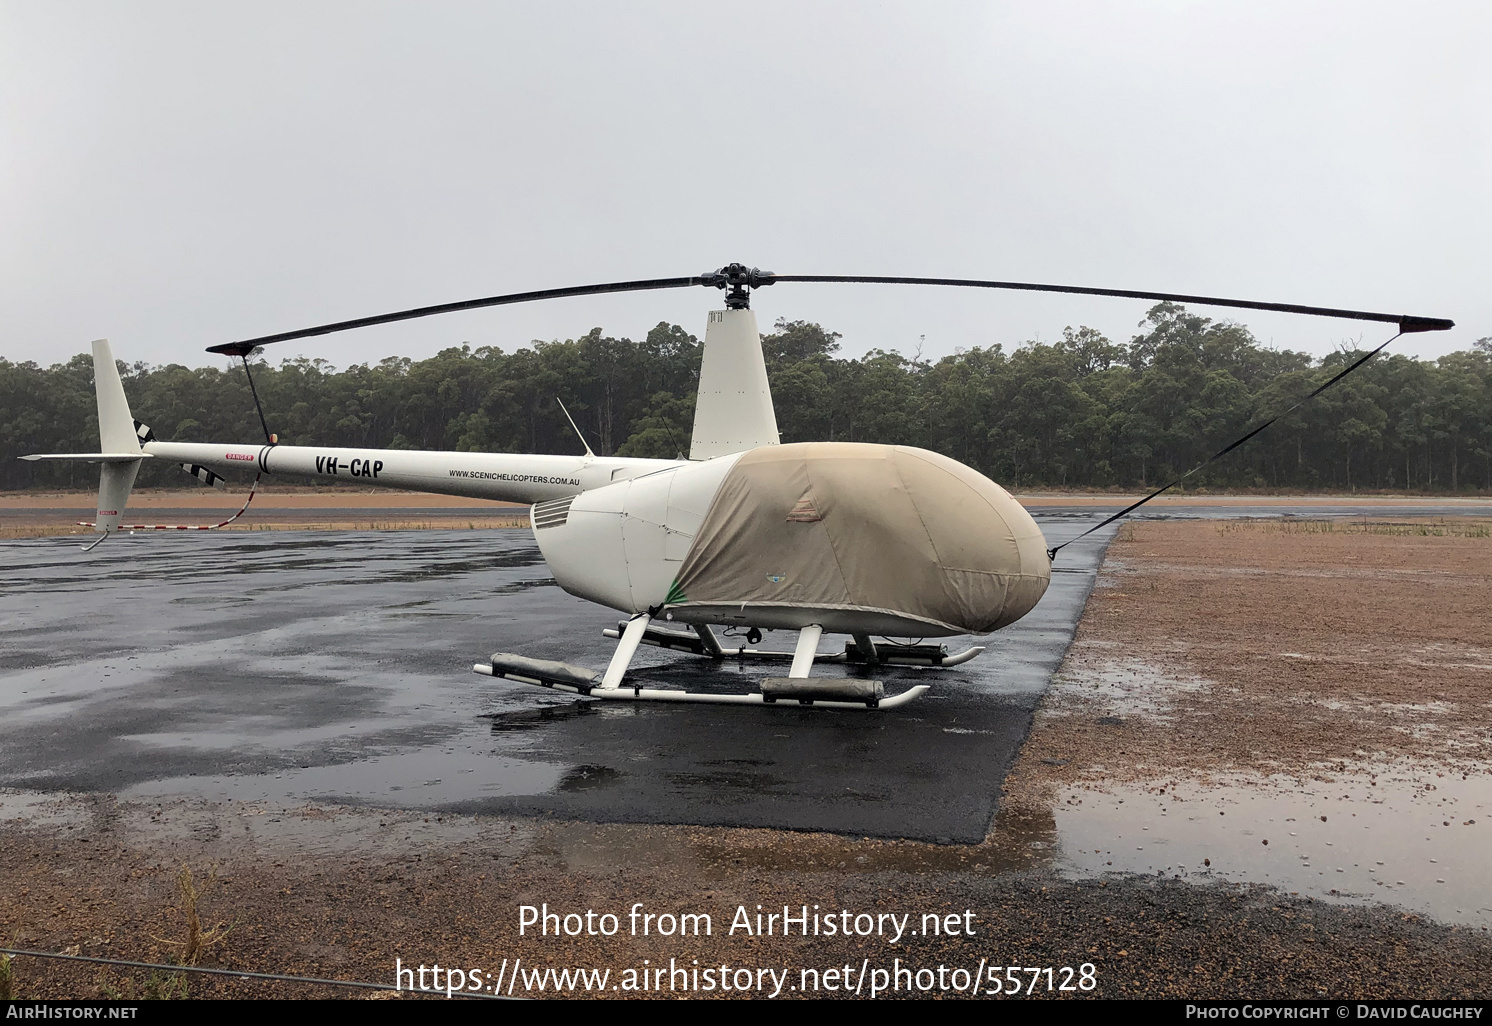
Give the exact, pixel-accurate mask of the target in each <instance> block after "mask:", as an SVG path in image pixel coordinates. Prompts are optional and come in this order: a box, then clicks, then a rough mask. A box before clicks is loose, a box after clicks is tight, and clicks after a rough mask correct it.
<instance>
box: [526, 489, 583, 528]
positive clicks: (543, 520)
mask: <svg viewBox="0 0 1492 1026" xmlns="http://www.w3.org/2000/svg"><path fill="white" fill-rule="evenodd" d="M574 501H575V496H573V495H571V496H569V497H568V498H564V499H553V500H551V501H549V502H540V503H536V504H535V505H534V530H536V531H542V530H543V529H544V528H546V527H563V526H564V525H565V523H566V522H567V521H568V520H569V519H570V504H571V503H572V502H574Z"/></svg>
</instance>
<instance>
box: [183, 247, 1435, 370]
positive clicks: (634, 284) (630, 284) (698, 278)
mask: <svg viewBox="0 0 1492 1026" xmlns="http://www.w3.org/2000/svg"><path fill="white" fill-rule="evenodd" d="M782 281H787V282H856V283H864V284H871V285H951V286H956V287H960V288H976V289H1007V290H1012V291H1017V292H1059V293H1065V294H1067V295H1077V296H1112V297H1115V298H1118V299H1151V300H1155V301H1157V302H1166V303H1190V304H1193V305H1195V306H1226V307H1234V308H1236V309H1241V310H1272V311H1275V312H1278V313H1292V314H1309V315H1312V316H1315V317H1338V318H1345V319H1347V320H1354V321H1382V322H1384V323H1386V324H1397V325H1398V326H1399V331H1401V332H1404V333H1409V332H1416V331H1445V330H1447V329H1449V328H1453V327H1455V321H1450V320H1446V319H1445V318H1442V317H1417V316H1414V315H1412V314H1389V313H1372V312H1370V311H1366V310H1340V309H1337V308H1335V307H1326V306H1302V305H1300V304H1298V303H1260V302H1255V301H1254V300H1248V299H1220V298H1218V297H1216V296H1184V295H1180V294H1179V293H1174V292H1139V291H1136V290H1133V289H1095V288H1087V287H1084V286H1080V285H1039V284H1035V283H1032V282H1020V281H982V280H979V279H974V278H902V277H885V276H880V275H867V274H773V273H772V272H770V271H758V270H757V269H756V268H754V267H752V268H748V267H746V266H745V265H744V264H729V265H727V266H726V267H722V268H720V269H719V270H718V271H715V272H713V273H707V274H700V275H691V276H689V277H687V278H648V279H645V280H642V281H616V282H608V283H605V284H601V285H577V286H574V287H572V288H567V289H539V290H537V291H535V292H514V293H511V294H509V295H506V296H489V297H487V298H486V299H467V300H463V301H461V302H459V303H439V304H437V305H435V306H418V307H415V308H414V309H412V310H398V311H395V312H394V313H386V314H377V315H376V316H373V317H358V318H355V319H354V320H350V321H336V322H334V323H332V324H320V325H317V326H316V327H314V328H301V329H300V330H298V331H285V332H281V333H280V334H278V335H262V336H260V337H259V338H250V339H244V340H243V341H240V342H225V343H223V344H222V345H217V346H209V347H208V349H207V351H208V352H209V353H226V354H228V355H229V356H246V355H248V354H249V353H250V352H252V351H253V350H254V349H255V348H257V347H259V346H267V345H269V344H271V343H273V342H288V341H289V340H291V339H296V338H310V337H311V336H313V335H330V334H331V333H332V332H336V331H348V330H350V329H352V328H367V327H371V326H373V325H375V324H390V323H392V322H394V321H408V320H413V319H414V318H416V317H429V316H431V315H433V314H443V313H454V312H456V311H458V310H480V309H482V308H483V307H488V306H506V305H508V304H511V303H530V302H533V301H535V300H539V299H563V298H566V297H569V296H594V295H600V294H603V293H608V292H649V291H653V290H657V289H683V288H689V287H691V286H694V285H702V286H705V287H706V288H720V289H724V288H729V289H731V290H732V291H731V294H730V295H729V296H727V299H726V305H728V306H729V305H735V302H733V301H736V302H739V305H742V306H744V305H745V302H746V300H745V294H746V292H747V290H749V289H753V288H761V287H763V286H766V285H775V284H776V283H777V282H782Z"/></svg>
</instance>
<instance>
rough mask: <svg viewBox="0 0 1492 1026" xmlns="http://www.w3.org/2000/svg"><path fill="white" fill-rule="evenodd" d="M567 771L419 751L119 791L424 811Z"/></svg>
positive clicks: (557, 777)
mask: <svg viewBox="0 0 1492 1026" xmlns="http://www.w3.org/2000/svg"><path fill="white" fill-rule="evenodd" d="M569 770H570V767H569V766H566V765H562V764H554V763H547V762H525V761H523V760H520V759H507V758H503V757H501V756H495V755H484V754H476V753H473V752H471V751H469V750H463V751H460V752H458V751H454V750H453V751H440V750H431V749H417V750H415V751H412V752H402V753H399V754H396V755H384V756H377V757H375V758H372V759H360V760H358V761H356V762H347V763H340V764H337V765H332V766H308V767H303V768H300V769H287V770H283V771H280V772H276V773H255V774H244V775H240V776H227V775H225V776H217V777H211V776H191V777H171V778H167V779H162V780H149V781H145V782H142V783H139V784H136V785H135V786H133V787H130V788H127V789H125V790H123V791H120V792H119V797H120V798H121V799H126V800H139V799H151V798H159V797H166V796H173V797H174V796H181V795H193V796H198V797H202V798H207V799H211V800H217V801H223V800H232V801H240V802H241V801H258V800H266V799H267V800H270V801H274V802H297V801H326V802H341V803H345V804H349V805H372V804H376V805H380V806H387V807H390V808H396V809H398V808H407V809H414V808H420V809H429V808H432V807H436V806H442V805H449V804H454V803H457V802H469V801H474V800H479V799H482V798H493V797H504V796H508V795H529V794H544V793H546V792H548V791H551V790H553V789H554V788H555V787H557V786H558V785H559V784H560V783H561V781H562V780H563V779H564V778H565V775H566V773H567V771H569Z"/></svg>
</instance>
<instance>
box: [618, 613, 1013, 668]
mask: <svg viewBox="0 0 1492 1026" xmlns="http://www.w3.org/2000/svg"><path fill="white" fill-rule="evenodd" d="M625 629H626V621H625V620H624V621H622V622H621V623H619V624H617V625H616V626H615V627H607V628H605V629H604V630H602V631H601V633H602V635H604V636H605V637H608V638H612V639H619V638H621V636H622V632H623V631H624V630H625ZM709 637H710V640H711V641H714V637H713V635H710V636H709ZM642 643H643V644H644V645H652V646H653V647H655V648H666V649H670V650H672V651H675V652H688V653H689V654H690V655H697V656H703V657H705V658H706V659H752V660H756V661H758V662H780V663H790V662H792V661H793V653H791V652H774V651H772V650H770V649H762V648H745V647H741V648H725V647H723V646H721V645H719V644H716V645H714V646H713V647H714V651H711V646H710V645H708V644H706V642H705V640H704V637H702V636H701V635H700V634H696V633H695V632H693V631H681V630H675V629H674V628H671V627H658V626H656V625H654V624H649V625H648V628H647V630H646V632H644V633H643V636H642ZM875 650H876V656H877V657H878V659H877V661H878V662H880V663H883V664H885V665H887V666H929V667H942V666H958V665H959V664H960V663H967V662H968V661H969V660H970V659H973V658H974V657H975V656H977V655H979V654H980V653H981V652H983V651H984V646H983V645H973V646H971V647H969V648H966V649H964V650H963V651H962V652H955V653H953V654H952V655H949V654H948V648H947V646H945V645H895V644H891V643H889V642H885V643H881V644H877V645H876V646H875ZM813 661H814V662H815V663H866V662H869V660H867V659H866V658H865V657H864V656H863V655H862V654H861V652H860V648H859V646H857V645H856V644H855V643H854V642H853V641H851V642H847V643H846V644H845V646H844V651H843V652H828V653H824V654H821V655H815V656H814V657H813Z"/></svg>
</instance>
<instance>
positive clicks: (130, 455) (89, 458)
mask: <svg viewBox="0 0 1492 1026" xmlns="http://www.w3.org/2000/svg"><path fill="white" fill-rule="evenodd" d="M21 459H23V460H72V461H73V462H74V463H130V462H132V461H134V460H148V459H150V453H148V452H42V453H37V454H36V455H34V456H22V457H21Z"/></svg>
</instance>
